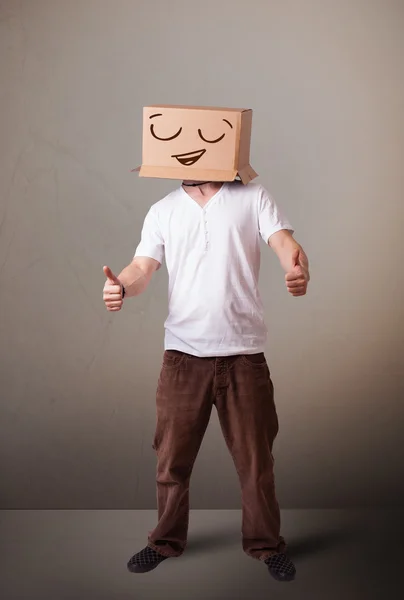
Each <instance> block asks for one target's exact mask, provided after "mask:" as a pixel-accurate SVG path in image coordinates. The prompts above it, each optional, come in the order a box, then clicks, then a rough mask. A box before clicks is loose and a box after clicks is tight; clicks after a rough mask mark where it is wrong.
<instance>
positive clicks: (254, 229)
mask: <svg viewBox="0 0 404 600" xmlns="http://www.w3.org/2000/svg"><path fill="white" fill-rule="evenodd" d="M281 229H288V230H290V231H292V232H293V229H292V227H291V225H290V223H289V221H288V220H287V219H286V217H285V216H284V215H282V214H281V211H280V209H279V207H278V206H277V205H276V203H275V201H274V200H273V198H272V197H271V196H270V195H269V193H268V192H267V191H266V190H265V189H264V188H263V187H262V186H261V185H259V184H257V183H249V184H248V185H246V186H244V185H243V184H241V183H238V182H232V183H224V184H223V185H222V187H221V188H220V190H219V191H218V192H217V193H216V194H215V195H214V196H213V197H212V198H211V199H210V200H209V202H208V203H207V204H206V205H205V206H204V207H201V206H199V204H198V203H197V202H195V200H193V199H192V198H191V196H189V195H188V194H187V192H186V191H185V190H184V188H183V187H180V188H179V189H177V190H175V191H173V192H172V193H171V194H168V196H166V197H165V198H163V199H162V200H160V201H159V202H157V203H156V204H154V205H153V206H152V207H151V208H150V210H149V212H148V214H147V216H146V218H145V221H144V225H143V229H142V236H141V241H140V244H139V245H138V247H137V249H136V253H135V256H147V257H150V258H154V259H155V260H157V261H158V262H160V263H162V262H163V261H164V259H165V262H166V266H167V270H168V275H169V294H168V298H169V310H168V317H167V320H166V322H165V349H166V350H180V351H182V352H186V353H188V354H192V355H194V356H201V357H205V356H229V355H235V354H254V353H257V352H263V351H264V350H265V344H266V339H267V329H266V326H265V322H264V310H263V305H262V302H261V298H260V294H259V290H258V277H259V269H260V242H261V238H262V239H263V240H264V242H265V243H267V242H268V240H269V238H270V236H271V235H272V234H274V233H275V232H277V231H280V230H281Z"/></svg>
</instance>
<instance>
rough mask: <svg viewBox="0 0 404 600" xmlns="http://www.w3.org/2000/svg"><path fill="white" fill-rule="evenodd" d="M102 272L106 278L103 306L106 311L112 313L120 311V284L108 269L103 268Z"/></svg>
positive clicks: (121, 302)
mask: <svg viewBox="0 0 404 600" xmlns="http://www.w3.org/2000/svg"><path fill="white" fill-rule="evenodd" d="M103 271H104V275H105V277H106V278H107V280H106V282H105V285H104V290H103V299H104V302H105V306H106V307H107V310H110V311H112V312H115V311H118V310H121V308H122V304H123V299H122V283H121V282H120V281H119V279H118V277H116V275H114V274H113V272H112V271H111V269H110V268H109V267H104V268H103Z"/></svg>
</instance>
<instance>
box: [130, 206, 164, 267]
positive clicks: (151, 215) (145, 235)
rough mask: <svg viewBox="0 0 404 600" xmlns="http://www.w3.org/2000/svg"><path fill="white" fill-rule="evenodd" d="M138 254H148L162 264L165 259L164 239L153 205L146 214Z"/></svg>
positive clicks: (136, 253)
mask: <svg viewBox="0 0 404 600" xmlns="http://www.w3.org/2000/svg"><path fill="white" fill-rule="evenodd" d="M136 256H147V257H149V258H154V260H157V261H158V262H159V263H160V264H162V263H163V260H164V239H163V236H162V234H161V231H160V227H159V222H158V217H157V214H156V212H155V209H154V208H153V207H152V208H151V209H150V210H149V212H148V213H147V215H146V218H145V220H144V223H143V228H142V234H141V239H140V243H139V245H138V247H137V248H136V252H135V257H136Z"/></svg>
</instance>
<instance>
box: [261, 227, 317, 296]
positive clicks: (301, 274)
mask: <svg viewBox="0 0 404 600" xmlns="http://www.w3.org/2000/svg"><path fill="white" fill-rule="evenodd" d="M268 245H269V247H270V248H272V250H274V252H275V254H276V255H277V257H278V258H279V262H280V264H281V266H282V268H283V270H284V271H285V273H286V275H285V283H286V287H287V289H288V292H289V293H290V294H292V296H304V295H305V294H306V292H307V284H308V283H309V281H310V273H309V260H308V258H307V255H306V253H305V251H304V250H303V248H302V247H301V245H300V244H299V243H298V242H297V241H296V240H295V239H294V237H293V235H292V233H291V231H288V230H287V229H281V230H280V231H277V232H276V233H274V234H272V235H271V236H270V238H269V240H268Z"/></svg>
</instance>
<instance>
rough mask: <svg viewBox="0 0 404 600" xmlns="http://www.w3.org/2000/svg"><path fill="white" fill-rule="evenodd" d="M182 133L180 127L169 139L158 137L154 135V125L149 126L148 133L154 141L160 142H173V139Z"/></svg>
mask: <svg viewBox="0 0 404 600" xmlns="http://www.w3.org/2000/svg"><path fill="white" fill-rule="evenodd" d="M181 131H182V127H180V128H179V130H178V131H177V133H174V135H170V137H165V138H164V137H160V136H158V135H157V134H156V132H155V131H154V124H152V125H150V133H151V134H152V136H153V137H154V138H156V140H160V141H162V142H169V141H170V140H174V139H175V138H177V137H178V136H179V135H180V133H181Z"/></svg>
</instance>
